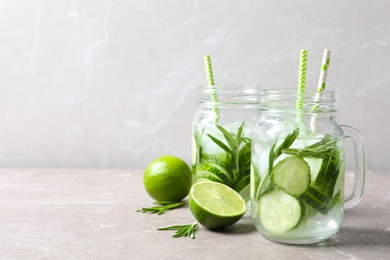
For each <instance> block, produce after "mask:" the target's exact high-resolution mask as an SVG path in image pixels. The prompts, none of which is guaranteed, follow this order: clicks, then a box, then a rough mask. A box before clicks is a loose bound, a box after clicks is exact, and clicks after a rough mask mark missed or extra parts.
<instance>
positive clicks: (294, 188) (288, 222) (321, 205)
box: [250, 90, 366, 244]
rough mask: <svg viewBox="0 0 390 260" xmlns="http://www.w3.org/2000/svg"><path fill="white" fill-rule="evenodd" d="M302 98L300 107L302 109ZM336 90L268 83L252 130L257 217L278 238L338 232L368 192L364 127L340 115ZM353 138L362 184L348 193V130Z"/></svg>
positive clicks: (296, 240)
mask: <svg viewBox="0 0 390 260" xmlns="http://www.w3.org/2000/svg"><path fill="white" fill-rule="evenodd" d="M297 102H299V104H300V106H299V107H300V108H299V109H297ZM336 111H337V110H336V98H335V92H333V91H324V92H322V93H320V94H319V93H316V92H310V91H306V92H305V93H303V94H299V95H297V93H296V91H294V90H263V91H261V93H260V120H259V123H258V124H257V125H256V127H255V129H254V134H253V137H252V155H251V158H252V159H251V160H252V167H251V202H250V208H251V217H252V219H253V223H254V224H255V226H256V228H257V229H258V230H259V231H260V232H261V234H262V235H263V236H264V237H266V238H268V239H270V240H273V241H277V242H283V243H292V244H308V243H317V242H321V241H324V240H326V239H328V238H329V237H330V236H332V235H334V234H336V233H337V232H338V231H339V229H340V227H341V224H342V222H343V218H344V208H351V207H353V206H355V205H356V204H357V203H358V202H359V200H360V199H361V197H362V194H363V188H364V176H365V170H366V162H365V146H364V141H363V138H362V136H361V135H360V133H359V132H358V131H357V130H356V129H354V128H352V127H349V126H340V125H339V124H338V123H337V121H336ZM347 137H348V138H352V140H353V143H354V161H355V182H354V183H355V184H354V185H355V187H354V189H353V190H354V191H353V194H351V196H350V197H348V198H345V197H344V173H345V167H344V166H345V147H344V143H345V138H347Z"/></svg>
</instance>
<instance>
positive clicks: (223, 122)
mask: <svg viewBox="0 0 390 260" xmlns="http://www.w3.org/2000/svg"><path fill="white" fill-rule="evenodd" d="M259 91H260V88H259V87H258V86H253V85H231V86H226V85H223V86H200V88H199V96H198V101H197V105H198V107H199V109H198V112H197V114H196V116H195V119H194V121H193V127H192V129H193V132H192V169H193V180H194V182H197V181H203V180H210V181H216V182H221V183H224V184H226V185H228V186H229V187H232V188H233V189H234V190H236V191H237V192H238V193H240V194H241V196H242V197H243V198H244V199H245V200H246V201H249V182H250V158H251V157H250V152H251V140H250V138H251V135H252V132H253V127H254V125H255V123H257V121H258V119H259V118H258V113H259V111H258V109H259Z"/></svg>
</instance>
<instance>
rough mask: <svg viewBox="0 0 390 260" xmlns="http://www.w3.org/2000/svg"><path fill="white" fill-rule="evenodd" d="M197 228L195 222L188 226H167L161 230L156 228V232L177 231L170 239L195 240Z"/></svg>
mask: <svg viewBox="0 0 390 260" xmlns="http://www.w3.org/2000/svg"><path fill="white" fill-rule="evenodd" d="M197 227H198V224H197V223H196V222H194V223H192V224H189V225H174V226H168V227H163V228H158V229H157V230H177V231H176V233H175V235H173V236H172V237H189V238H192V239H194V238H195V230H196V228H197Z"/></svg>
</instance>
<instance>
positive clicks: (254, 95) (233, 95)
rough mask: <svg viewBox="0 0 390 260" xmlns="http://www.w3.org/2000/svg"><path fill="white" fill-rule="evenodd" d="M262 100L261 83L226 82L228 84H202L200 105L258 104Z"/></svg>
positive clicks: (200, 87)
mask: <svg viewBox="0 0 390 260" xmlns="http://www.w3.org/2000/svg"><path fill="white" fill-rule="evenodd" d="M259 102H260V86H259V85H254V84H252V85H250V84H247V85H243V84H226V85H215V86H208V85H200V86H199V96H198V101H197V104H198V105H206V106H221V105H246V106H252V105H258V104H259Z"/></svg>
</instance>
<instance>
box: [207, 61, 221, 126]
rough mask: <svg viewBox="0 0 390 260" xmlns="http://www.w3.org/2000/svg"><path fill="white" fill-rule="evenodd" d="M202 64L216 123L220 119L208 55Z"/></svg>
mask: <svg viewBox="0 0 390 260" xmlns="http://www.w3.org/2000/svg"><path fill="white" fill-rule="evenodd" d="M204 64H205V68H206V74H207V82H208V86H209V87H210V90H211V100H212V101H213V103H214V105H213V111H214V113H215V122H218V121H219V117H220V116H219V110H218V107H217V106H216V103H217V102H218V98H217V94H216V92H215V88H214V77H213V68H212V66H211V58H210V55H205V56H204Z"/></svg>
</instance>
